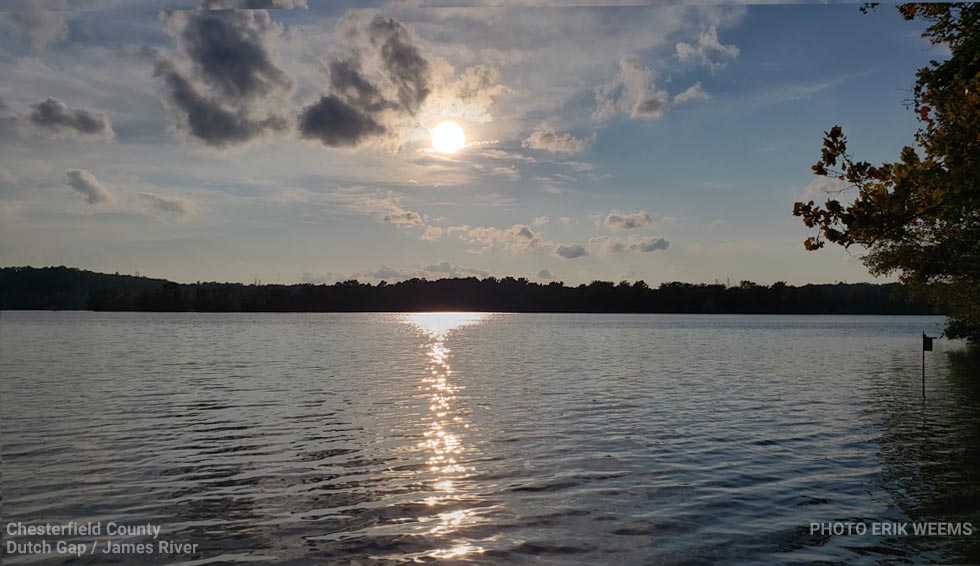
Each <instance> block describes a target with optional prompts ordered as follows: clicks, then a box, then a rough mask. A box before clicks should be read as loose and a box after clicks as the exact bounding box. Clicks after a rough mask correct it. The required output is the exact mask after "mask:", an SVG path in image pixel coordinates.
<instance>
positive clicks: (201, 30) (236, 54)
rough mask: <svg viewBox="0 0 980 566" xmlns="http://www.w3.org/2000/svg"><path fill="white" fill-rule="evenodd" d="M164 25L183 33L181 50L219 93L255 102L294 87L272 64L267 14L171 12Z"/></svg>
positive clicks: (272, 30) (271, 26)
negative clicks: (257, 99)
mask: <svg viewBox="0 0 980 566" xmlns="http://www.w3.org/2000/svg"><path fill="white" fill-rule="evenodd" d="M164 20H165V23H168V25H173V26H175V27H177V28H179V41H180V45H181V49H182V50H183V52H184V54H185V55H186V56H188V57H189V58H190V60H191V61H192V63H193V64H194V67H195V69H196V70H197V71H198V72H199V73H200V75H201V77H202V78H203V79H204V82H205V83H207V84H208V85H209V86H210V87H212V88H214V89H215V91H216V92H217V94H220V95H223V96H226V97H230V98H236V99H237V98H244V99H247V100H252V99H256V98H262V97H265V96H268V95H269V94H271V93H274V92H276V91H279V90H281V89H283V88H284V87H285V88H287V89H288V88H290V87H291V86H292V80H291V79H290V78H289V77H288V76H287V75H286V73H284V72H283V71H282V70H281V69H280V68H279V67H277V66H276V64H275V63H274V62H273V61H272V54H271V51H270V48H269V45H268V41H269V39H270V38H269V36H270V35H274V33H275V32H276V26H275V24H274V23H273V22H272V20H271V18H269V15H268V13H266V12H264V11H250V12H227V13H225V12H222V13H211V12H169V13H165V15H164Z"/></svg>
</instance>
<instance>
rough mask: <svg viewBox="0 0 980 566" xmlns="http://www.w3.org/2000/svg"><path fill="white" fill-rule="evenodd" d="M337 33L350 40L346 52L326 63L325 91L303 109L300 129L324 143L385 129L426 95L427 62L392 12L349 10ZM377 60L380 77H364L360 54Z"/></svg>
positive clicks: (354, 141) (352, 140)
mask: <svg viewBox="0 0 980 566" xmlns="http://www.w3.org/2000/svg"><path fill="white" fill-rule="evenodd" d="M337 33H338V35H340V36H342V37H346V38H347V39H348V40H349V41H350V42H351V43H352V50H351V53H349V54H346V55H343V56H333V57H332V58H330V59H329V60H328V61H326V63H325V67H326V71H327V74H328V80H329V87H330V93H329V94H325V95H323V96H321V97H320V98H319V100H317V101H316V102H314V103H312V104H310V105H309V106H307V107H306V108H304V109H303V110H302V112H301V113H300V117H299V131H300V135H301V136H302V137H304V138H306V139H315V140H319V141H320V142H321V143H323V145H325V146H328V147H355V146H359V145H361V144H363V143H364V142H366V141H369V140H372V139H373V138H378V137H381V136H383V135H384V134H386V133H389V132H390V131H391V130H392V128H390V127H389V126H386V125H384V124H385V123H389V122H392V121H396V120H398V119H399V118H402V119H404V118H406V117H412V116H414V115H415V114H416V113H417V112H418V110H419V107H420V106H421V105H422V103H423V102H424V101H425V99H426V98H427V97H428V96H429V93H430V92H431V88H430V86H429V81H430V74H431V70H430V65H429V62H428V60H427V59H426V57H425V55H424V54H423V53H422V51H421V49H420V48H419V47H418V46H416V45H415V43H414V39H413V37H412V34H411V33H410V32H409V30H408V29H407V28H406V27H405V26H404V25H402V24H401V22H399V21H398V20H395V19H394V18H387V17H383V16H380V15H376V16H374V17H373V18H371V19H370V20H369V21H365V20H364V18H363V15H362V14H360V13H359V12H351V13H348V15H346V16H344V17H343V18H341V20H340V21H339V22H338V24H337ZM366 58H367V59H370V60H371V61H376V62H377V66H378V68H379V72H380V75H381V76H380V77H379V78H378V79H372V78H369V77H368V76H367V75H366V74H365V72H364V65H365V62H364V59H366Z"/></svg>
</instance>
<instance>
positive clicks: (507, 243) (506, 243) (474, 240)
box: [447, 224, 551, 255]
mask: <svg viewBox="0 0 980 566" xmlns="http://www.w3.org/2000/svg"><path fill="white" fill-rule="evenodd" d="M447 233H448V234H454V235H457V236H459V239H460V240H463V241H464V242H466V243H468V244H471V245H474V246H478V247H477V249H475V250H473V251H474V253H478V254H484V253H488V252H490V251H492V250H493V249H495V248H497V247H500V248H503V249H505V250H507V251H509V252H511V253H512V254H515V255H517V254H522V253H529V252H533V251H539V250H542V249H544V248H546V247H549V246H550V245H551V243H550V242H548V241H546V240H544V239H543V238H542V237H541V234H539V233H538V232H536V231H534V229H532V228H531V227H530V226H528V225H527V224H514V225H513V226H511V227H510V228H494V227H492V226H477V227H475V228H471V227H470V226H451V227H449V228H448V229H447Z"/></svg>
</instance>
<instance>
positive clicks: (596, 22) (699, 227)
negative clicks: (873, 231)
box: [0, 0, 948, 285]
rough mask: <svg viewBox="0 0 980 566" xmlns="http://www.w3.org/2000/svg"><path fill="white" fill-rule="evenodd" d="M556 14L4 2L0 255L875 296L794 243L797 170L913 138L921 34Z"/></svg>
mask: <svg viewBox="0 0 980 566" xmlns="http://www.w3.org/2000/svg"><path fill="white" fill-rule="evenodd" d="M532 4H534V5H533V6H532ZM571 4H575V2H564V3H562V2H557V1H555V2H548V1H542V2H523V3H521V2H517V1H516V0H514V1H511V0H489V1H484V2H481V1H480V0H457V1H449V0H435V1H427V0H414V1H413V0H392V1H382V0H379V1H356V2H355V1H336V0H334V1H330V2H326V1H322V0H186V1H184V0H169V1H167V0H165V1H162V2H161V1H158V0H157V1H153V2H150V1H147V0H139V1H130V2H121V1H117V0H48V1H47V2H39V1H31V2H27V1H24V0H13V1H11V2H8V3H5V6H6V8H5V9H7V10H13V11H8V12H5V13H0V76H2V77H3V81H2V82H0V265H5V266H13V265H33V266H43V265H69V266H74V267H80V268H84V269H92V270H96V271H104V272H119V273H134V272H139V273H141V274H142V275H146V276H155V277H165V278H168V279H171V280H175V281H180V282H194V281H238V282H253V281H255V280H260V281H262V282H268V283H272V282H277V283H298V282H312V283H324V282H326V283H329V282H333V281H338V280H345V279H349V278H356V279H359V280H361V281H365V282H378V281H381V280H387V281H396V280H401V279H405V278H410V277H426V278H429V279H435V278H441V277H466V276H477V277H486V276H490V275H492V276H497V277H503V276H513V277H527V278H529V279H532V280H535V281H541V282H548V281H565V282H566V283H569V284H578V283H582V282H589V281H592V280H595V279H602V280H613V281H619V280H623V279H626V280H630V281H632V280H638V279H642V280H645V281H647V282H648V283H650V284H652V285H655V284H659V283H662V282H665V281H689V282H714V281H715V280H718V281H721V282H725V281H727V280H730V281H731V282H732V283H733V284H734V283H736V282H738V281H741V280H745V279H748V280H752V281H756V282H759V283H763V284H769V283H773V282H776V281H786V282H788V283H791V284H803V283H824V282H836V281H847V282H856V281H872V280H873V279H872V278H871V277H870V276H869V275H868V273H867V270H866V269H865V268H864V266H863V265H862V263H861V261H860V251H859V250H850V251H847V250H843V249H841V248H828V249H825V250H821V251H820V252H806V251H805V250H804V248H803V244H802V242H803V240H804V239H805V238H806V236H807V235H808V231H807V229H806V228H805V227H804V226H803V225H802V223H801V222H800V220H799V219H798V218H794V217H793V216H792V214H791V211H792V207H793V203H794V202H796V201H798V200H810V199H815V200H818V201H819V200H820V199H821V197H822V196H823V195H825V194H826V192H827V191H828V190H835V189H838V188H839V187H836V186H834V185H832V184H831V183H829V182H827V181H826V180H825V179H823V178H818V177H815V176H814V175H813V174H812V173H811V171H810V166H811V165H812V164H813V163H814V162H815V161H816V160H817V159H818V158H819V153H820V146H821V138H822V133H823V131H824V130H828V129H830V127H832V126H833V125H835V124H840V125H841V126H843V128H844V132H845V133H846V134H847V135H848V138H849V140H850V142H851V143H850V146H851V149H852V150H853V151H854V152H855V154H856V155H857V156H858V157H859V158H862V159H866V160H869V161H872V162H876V161H886V160H894V159H895V158H896V157H897V156H898V152H899V150H900V149H901V147H902V146H904V145H908V144H910V143H911V142H912V134H913V133H914V131H915V129H916V122H915V116H914V114H913V112H912V111H911V110H909V109H908V108H907V101H908V99H909V98H910V96H911V90H910V89H911V87H912V85H913V82H914V74H915V70H916V69H917V68H919V67H921V66H923V65H925V64H927V63H928V62H929V61H930V60H932V59H942V58H944V57H946V56H948V53H944V52H943V51H942V49H941V48H938V47H933V46H930V45H929V44H928V42H927V41H926V40H924V39H922V38H921V37H920V33H921V28H922V26H921V24H919V23H916V22H912V23H910V22H905V21H904V20H902V18H901V16H900V15H899V14H898V12H897V10H895V9H894V7H891V6H881V7H880V8H879V9H878V10H877V11H875V12H873V13H871V14H867V15H865V14H861V13H860V12H859V10H858V6H857V5H855V4H820V5H812V4H764V5H741V4H726V5H710V4H678V3H658V4H650V3H646V2H616V1H609V2H588V4H589V5H577V6H573V5H571ZM580 4H582V3H580ZM596 4H605V5H596ZM259 8H270V9H259ZM447 123H448V124H447ZM460 135H461V136H462V138H463V139H460Z"/></svg>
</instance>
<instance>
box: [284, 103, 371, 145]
mask: <svg viewBox="0 0 980 566" xmlns="http://www.w3.org/2000/svg"><path fill="white" fill-rule="evenodd" d="M386 131H387V130H386V128H385V127H384V126H382V125H381V124H379V123H378V121H377V120H375V118H374V117H372V115H371V114H370V113H367V112H363V111H361V110H359V109H358V108H357V107H355V106H353V105H351V104H349V103H347V102H344V101H343V100H341V99H340V98H338V97H337V96H335V95H332V94H331V95H327V96H323V97H321V98H320V100H318V101H316V102H314V103H313V104H311V105H310V106H307V107H306V108H304V109H303V111H302V112H301V113H300V117H299V133H300V135H301V136H302V137H304V138H306V139H316V140H319V141H320V142H321V143H323V145H326V146H329V147H354V146H357V145H360V144H361V142H363V141H364V140H366V139H369V138H371V137H374V136H378V135H380V134H383V133H385V132H386Z"/></svg>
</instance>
